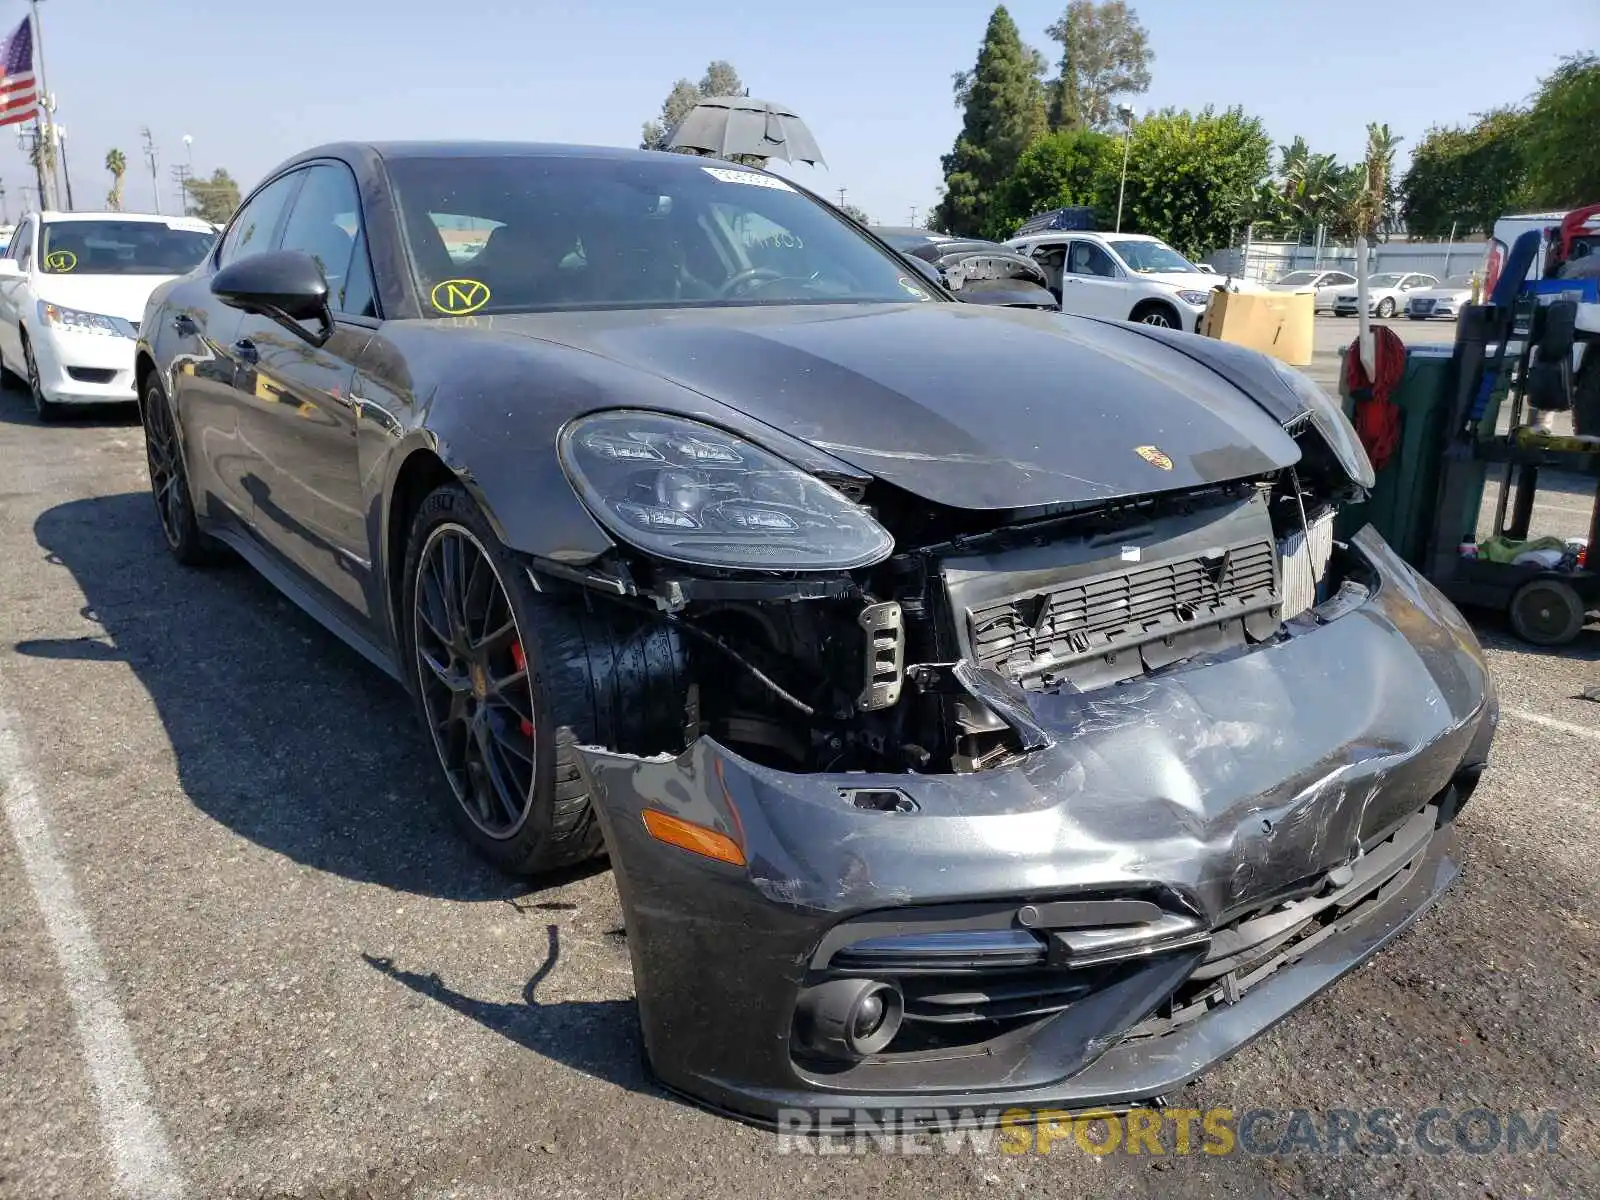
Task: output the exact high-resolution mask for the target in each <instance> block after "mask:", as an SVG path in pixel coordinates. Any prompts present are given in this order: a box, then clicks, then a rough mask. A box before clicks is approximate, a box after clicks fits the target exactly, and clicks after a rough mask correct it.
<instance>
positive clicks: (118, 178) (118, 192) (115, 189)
mask: <svg viewBox="0 0 1600 1200" xmlns="http://www.w3.org/2000/svg"><path fill="white" fill-rule="evenodd" d="M106 170H108V171H110V172H111V190H110V191H109V192H107V193H106V207H107V208H109V209H110V210H111V211H112V212H121V211H122V177H123V176H124V175H126V174H127V173H128V156H127V155H125V154H123V152H122V151H121V150H107V151H106Z"/></svg>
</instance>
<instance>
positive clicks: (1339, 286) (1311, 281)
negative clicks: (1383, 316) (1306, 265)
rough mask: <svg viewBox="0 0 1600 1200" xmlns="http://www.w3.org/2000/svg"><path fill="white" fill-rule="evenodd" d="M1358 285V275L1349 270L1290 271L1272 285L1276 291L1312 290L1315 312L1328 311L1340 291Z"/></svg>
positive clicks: (1312, 304)
mask: <svg viewBox="0 0 1600 1200" xmlns="http://www.w3.org/2000/svg"><path fill="white" fill-rule="evenodd" d="M1355 285H1356V277H1355V276H1354V275H1352V274H1350V272H1349V271H1290V272H1289V273H1288V274H1287V275H1284V276H1281V277H1280V278H1279V279H1277V280H1276V281H1274V282H1273V283H1272V285H1271V290H1272V291H1274V292H1312V293H1315V296H1316V298H1315V299H1314V300H1312V302H1311V308H1312V311H1314V312H1328V311H1330V310H1331V309H1332V308H1333V304H1334V300H1335V299H1336V298H1337V297H1338V295H1339V293H1340V292H1348V291H1349V290H1350V289H1351V288H1353V287H1355Z"/></svg>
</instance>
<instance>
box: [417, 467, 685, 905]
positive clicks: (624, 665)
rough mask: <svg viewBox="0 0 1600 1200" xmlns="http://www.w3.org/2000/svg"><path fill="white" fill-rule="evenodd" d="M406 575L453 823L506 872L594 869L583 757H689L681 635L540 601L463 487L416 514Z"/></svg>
mask: <svg viewBox="0 0 1600 1200" xmlns="http://www.w3.org/2000/svg"><path fill="white" fill-rule="evenodd" d="M404 570H405V575H404V581H405V586H404V597H403V607H402V609H401V614H402V630H403V641H404V650H405V659H406V664H407V671H408V674H409V682H410V684H411V687H412V691H413V693H414V695H415V699H416V704H417V710H418V715H419V716H420V718H421V720H422V723H423V726H424V728H425V729H426V731H427V735H428V738H429V740H430V742H431V744H432V746H433V749H434V753H435V757H436V758H437V760H438V763H439V767H440V770H441V772H442V773H443V775H444V780H445V784H446V791H447V795H448V805H449V811H450V815H451V818H452V819H453V820H454V821H455V823H456V825H457V827H458V828H459V829H460V830H461V832H462V834H463V835H464V836H465V837H466V838H467V840H468V841H469V842H470V843H471V844H472V845H473V846H474V847H475V848H476V849H477V851H478V852H479V854H481V855H482V856H483V857H484V858H486V859H488V860H489V861H490V862H491V863H493V864H494V865H495V866H497V867H499V868H500V869H501V870H503V871H505V872H507V873H509V874H511V875H517V876H535V875H541V874H544V873H546V872H548V871H552V870H555V869H558V868H561V867H567V866H572V865H575V864H577V863H581V862H583V861H585V860H587V859H590V858H592V857H594V856H595V855H596V854H597V853H598V852H599V851H600V849H601V847H602V840H601V832H600V826H599V824H598V822H597V820H596V819H595V813H594V806H593V803H592V800H591V797H590V795H589V791H588V788H587V786H586V784H585V782H584V778H583V774H582V772H581V771H580V770H579V767H578V757H577V751H576V747H577V746H579V745H584V744H594V743H599V744H601V745H605V746H608V747H613V748H616V749H620V750H625V751H628V752H633V753H650V752H656V751H661V750H676V749H681V748H682V746H683V741H684V717H685V691H684V688H685V686H686V685H685V670H684V663H683V652H682V647H681V646H680V644H679V641H678V637H677V631H676V630H674V629H672V628H671V627H669V626H666V625H664V624H662V623H660V622H658V621H654V620H650V619H648V618H646V617H638V618H636V617H634V615H633V614H632V613H630V612H628V611H626V610H623V609H620V608H617V607H615V606H607V605H606V604H604V603H600V604H596V605H585V604H582V603H573V604H568V603H564V602H563V601H561V600H559V599H557V598H554V597H552V596H550V595H545V594H541V593H539V592H536V591H535V590H534V588H533V585H532V584H531V582H530V581H529V577H528V575H527V572H526V570H525V569H524V568H523V566H522V565H521V564H520V563H519V562H518V561H517V560H516V559H515V558H514V557H513V556H512V554H511V553H510V552H509V551H508V550H507V549H506V548H505V547H504V546H503V545H501V543H500V541H499V539H498V538H497V537H496V536H495V533H494V530H493V528H492V527H491V526H490V524H489V522H488V520H487V518H486V517H485V516H484V515H483V513H482V511H481V510H480V509H479V508H478V506H477V504H476V503H475V502H474V501H473V499H472V497H471V496H470V495H468V493H467V491H466V489H464V488H463V487H461V485H460V484H456V483H449V484H444V485H442V486H441V487H439V488H437V489H436V490H435V491H433V492H432V493H430V494H429V495H428V496H427V498H426V499H424V500H423V502H422V504H421V505H420V507H419V508H418V510H417V514H416V516H415V518H414V519H413V521H412V525H411V534H410V541H409V545H408V547H407V553H406V562H405V567H404Z"/></svg>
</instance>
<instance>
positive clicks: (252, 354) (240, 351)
mask: <svg viewBox="0 0 1600 1200" xmlns="http://www.w3.org/2000/svg"><path fill="white" fill-rule="evenodd" d="M233 352H234V353H235V354H237V355H238V356H239V357H240V358H242V359H244V361H245V362H255V361H256V360H257V359H259V358H260V357H261V355H260V354H258V353H257V352H256V344H255V343H254V342H252V341H251V340H250V339H249V338H240V339H239V340H238V341H236V342H234V344H233Z"/></svg>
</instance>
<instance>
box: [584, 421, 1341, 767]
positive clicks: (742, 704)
mask: <svg viewBox="0 0 1600 1200" xmlns="http://www.w3.org/2000/svg"><path fill="white" fill-rule="evenodd" d="M1289 432H1290V433H1291V434H1296V433H1297V432H1298V434H1299V435H1300V436H1298V437H1297V440H1299V441H1300V442H1301V444H1302V450H1303V458H1302V462H1301V463H1300V464H1298V465H1297V466H1296V467H1292V468H1288V469H1285V470H1282V471H1279V472H1275V473H1273V474H1271V475H1269V476H1265V477H1261V478H1254V479H1246V480H1239V481H1234V482H1230V483H1227V484H1222V485H1214V486H1209V487H1205V488H1201V489H1198V490H1194V491H1188V492H1175V493H1160V494H1157V495H1154V496H1148V497H1136V498H1131V499H1126V500H1119V501H1115V502H1112V503H1107V504H1099V505H1096V506H1093V507H1080V508H1076V509H1067V510H1065V511H1045V512H1040V511H1037V510H1034V511H1018V510H1014V511H1002V512H989V513H974V512H970V511H965V510H945V509H940V508H938V507H937V506H934V505H931V504H929V503H928V502H925V501H920V500H918V499H917V498H915V497H912V496H909V495H908V494H906V493H904V492H900V491H898V490H896V489H893V488H892V487H889V486H888V485H885V484H882V483H879V482H876V481H874V482H872V483H869V484H867V485H866V486H865V487H862V486H861V485H860V484H858V483H851V482H847V481H829V482H830V483H832V485H833V486H834V488H835V489H836V490H837V491H838V492H839V493H841V494H844V495H845V496H847V497H848V499H850V500H852V501H854V502H856V503H858V504H860V505H862V507H863V508H864V509H865V511H867V512H868V513H870V514H871V515H872V517H873V518H874V519H875V520H877V521H879V522H880V523H881V524H882V525H883V527H884V528H885V529H887V530H889V531H890V532H891V533H892V534H893V536H894V539H895V550H894V553H893V554H891V555H890V556H889V557H887V558H886V559H884V560H883V561H881V562H879V563H877V564H875V565H872V566H870V567H868V568H864V569H858V570H854V571H840V572H836V573H831V574H799V573H790V574H788V575H785V574H783V573H778V572H769V573H764V574H763V573H758V572H752V571H748V570H744V571H731V570H719V569H716V568H698V569H686V568H684V567H682V566H679V565H675V564H673V565H669V564H666V563H663V562H661V561H659V560H656V559H654V558H652V557H648V556H645V555H640V554H633V555H631V556H630V558H629V559H628V560H627V561H625V562H619V563H616V564H611V566H612V569H613V570H614V571H615V572H616V575H615V577H614V578H616V579H619V580H621V586H620V587H619V586H613V587H612V588H610V589H609V590H608V592H607V593H605V594H604V598H600V597H595V598H592V599H591V600H590V601H589V602H590V603H608V602H610V603H618V604H624V605H627V606H629V607H631V608H633V609H634V610H635V611H636V612H638V613H639V615H640V617H641V618H643V619H644V620H645V621H646V622H648V623H651V624H654V623H666V624H668V625H670V626H672V627H674V628H675V629H676V631H677V632H678V633H680V634H681V635H683V636H681V637H679V638H678V639H676V641H675V642H674V643H673V644H674V645H676V646H677V653H679V654H680V655H681V661H671V662H654V661H652V662H650V663H647V664H641V666H642V668H643V674H642V675H640V672H637V671H636V672H633V673H632V674H633V676H635V677H641V678H642V677H646V676H651V675H654V676H657V677H658V678H657V680H656V683H657V684H659V682H660V680H659V676H661V675H663V674H668V675H670V677H671V679H672V680H673V681H674V683H675V685H676V686H678V687H679V689H680V690H681V692H682V700H683V706H684V714H685V716H684V721H683V723H682V725H681V730H682V733H683V739H684V740H683V744H677V745H663V744H656V743H659V740H660V736H659V733H658V734H657V736H656V743H652V744H639V745H628V746H617V747H613V749H617V750H621V751H625V752H628V753H661V752H667V753H677V752H680V751H681V750H683V749H684V748H685V746H686V745H687V744H689V743H692V742H693V740H694V739H695V737H697V736H700V735H709V736H711V737H714V738H715V739H716V740H717V741H718V742H720V743H721V744H723V745H726V746H728V747H729V748H730V749H733V750H734V751H736V752H737V753H739V754H741V755H744V756H745V757H747V758H749V759H751V760H752V761H755V762H758V763H761V764H764V765H767V766H771V767H774V768H777V769H782V770H786V771H801V772H824V771H872V772H907V771H910V772H919V773H962V772H971V771H978V770H984V769H989V768H993V767H996V766H999V765H1002V764H1004V763H1006V762H1009V761H1013V760H1014V759H1015V758H1016V757H1017V756H1019V755H1022V754H1025V753H1027V752H1028V751H1029V750H1030V749H1033V748H1037V745H1038V744H1039V743H1037V741H1036V739H1035V736H1034V734H1033V733H1032V732H1031V731H1030V728H1029V724H1030V721H1029V717H1028V702H1027V698H1026V697H1027V694H1028V693H1029V692H1060V691H1063V690H1066V691H1071V692H1092V691H1095V690H1097V689H1101V688H1108V687H1116V686H1119V685H1122V684H1126V683H1128V682H1130V681H1133V680H1137V679H1140V678H1144V677H1148V676H1150V675H1152V674H1154V673H1157V672H1162V671H1168V670H1173V669H1180V668H1181V667H1182V666H1184V665H1185V664H1190V663H1193V662H1194V661H1196V660H1197V659H1201V658H1203V657H1210V656H1217V655H1228V654H1235V653H1241V652H1248V651H1249V650H1250V649H1251V648H1253V647H1256V646H1260V645H1263V644H1267V643H1271V642H1272V641H1274V640H1276V639H1280V638H1283V637H1287V636H1292V635H1293V628H1294V623H1295V622H1297V621H1302V622H1303V621H1305V620H1308V619H1311V618H1310V617H1309V615H1308V613H1309V610H1312V609H1313V608H1314V607H1315V606H1316V605H1318V604H1320V603H1323V602H1324V601H1327V600H1328V599H1329V598H1330V597H1332V596H1336V595H1337V594H1339V593H1340V591H1341V584H1342V583H1343V582H1344V580H1343V567H1342V563H1343V556H1342V555H1341V554H1340V553H1339V551H1338V547H1337V546H1336V544H1335V542H1334V539H1333V532H1332V529H1333V517H1334V514H1335V512H1336V509H1337V505H1338V503H1339V502H1340V501H1342V500H1343V499H1346V498H1347V497H1348V495H1349V494H1350V493H1349V489H1350V486H1351V485H1350V484H1349V481H1348V478H1347V477H1346V476H1344V474H1343V472H1342V471H1340V470H1339V468H1338V467H1337V464H1336V463H1334V462H1333V461H1332V457H1331V455H1329V454H1328V453H1327V452H1326V447H1325V446H1324V445H1323V444H1322V442H1321V439H1320V438H1319V437H1318V436H1316V434H1315V432H1314V431H1313V430H1312V428H1311V426H1310V425H1309V423H1307V424H1306V425H1305V427H1304V428H1302V429H1301V430H1299V431H1296V430H1295V429H1293V428H1291V429H1290V430H1289ZM1319 451H1321V453H1320V455H1319ZM801 519H802V520H803V519H804V515H803V514H802V516H801ZM1346 599H1348V597H1346Z"/></svg>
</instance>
